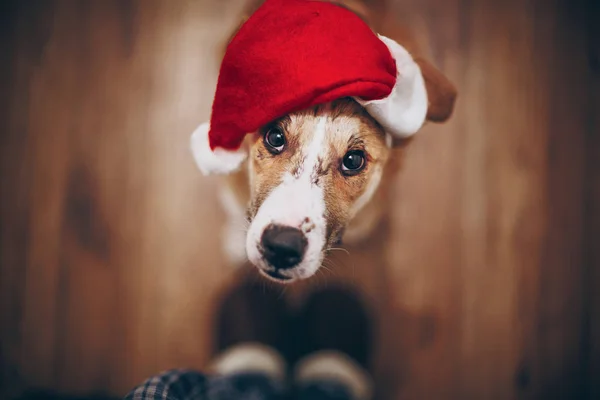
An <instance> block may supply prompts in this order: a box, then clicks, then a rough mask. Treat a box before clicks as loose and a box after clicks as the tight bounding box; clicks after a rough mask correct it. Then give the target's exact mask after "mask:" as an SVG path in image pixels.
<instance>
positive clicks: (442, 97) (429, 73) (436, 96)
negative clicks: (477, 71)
mask: <svg viewBox="0 0 600 400" xmlns="http://www.w3.org/2000/svg"><path fill="white" fill-rule="evenodd" d="M415 62H416V63H417V65H418V66H419V67H420V68H421V73H422V74H423V79H424V80H425V89H426V90H427V100H428V107H427V117H426V118H427V121H431V122H446V121H447V120H448V119H449V118H450V117H451V116H452V112H453V111H454V103H455V102H456V96H457V95H458V93H457V91H456V87H455V86H454V84H452V82H450V80H449V79H448V78H446V76H445V75H444V74H442V72H441V71H440V70H438V69H437V68H435V67H434V66H433V65H432V64H431V63H429V62H428V61H427V60H425V59H423V58H421V57H417V58H415Z"/></svg>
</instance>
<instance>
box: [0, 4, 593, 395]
mask: <svg viewBox="0 0 600 400" xmlns="http://www.w3.org/2000/svg"><path fill="white" fill-rule="evenodd" d="M392 3H393V4H392V5H391V7H392V12H389V13H388V14H387V16H388V19H387V21H386V22H387V23H388V24H391V25H392V26H393V25H394V24H397V23H399V24H404V25H406V26H410V27H411V28H412V29H414V32H416V37H417V38H418V39H419V41H420V42H421V44H422V45H424V46H425V48H426V49H428V50H427V54H428V56H429V57H430V59H431V60H432V61H433V62H434V64H436V65H437V66H438V67H439V68H440V69H442V70H443V71H444V72H445V73H446V74H447V75H448V76H449V77H450V78H451V79H452V80H453V81H454V82H455V83H456V84H457V86H458V87H459V92H460V98H459V102H458V106H457V109H456V114H455V117H454V118H453V119H452V121H451V123H449V124H448V125H444V126H429V127H427V128H426V129H424V130H423V132H422V134H420V135H419V137H418V138H417V139H416V141H415V143H413V144H412V145H411V147H410V148H409V149H408V151H407V160H406V163H405V168H404V171H403V174H402V176H400V177H399V179H398V181H397V182H393V183H388V182H386V184H393V185H394V197H393V199H391V202H392V210H393V211H392V212H391V214H390V217H389V220H388V222H387V224H386V227H382V229H381V231H380V232H379V233H378V235H377V237H375V238H373V240H371V241H370V243H368V244H366V245H365V246H363V247H362V248H358V249H350V252H351V254H352V256H351V257H344V256H338V257H337V259H336V264H337V267H335V268H334V269H335V270H334V271H333V273H331V274H327V275H324V276H319V277H317V278H315V279H314V280H313V281H312V282H310V285H313V286H314V285H316V286H318V285H329V284H333V283H334V282H336V281H337V280H349V281H352V282H354V283H356V284H357V285H359V286H360V287H361V288H362V289H363V292H364V294H365V298H366V299H368V300H369V301H370V302H371V303H372V305H373V307H374V309H375V310H377V311H378V313H379V320H380V329H379V332H380V333H379V337H378V341H377V348H378V355H377V357H376V369H375V374H376V378H377V379H378V382H379V384H380V387H381V388H382V393H383V396H384V397H386V398H398V399H537V398H543V399H550V398H560V399H566V398H569V399H575V398H588V399H596V398H600V382H599V380H598V376H600V375H599V374H600V295H598V292H600V290H599V289H600V272H599V271H600V249H599V247H600V245H599V243H600V242H599V239H598V238H599V237H600V209H599V207H600V168H599V167H600V162H599V161H598V160H600V139H599V136H600V135H598V130H599V129H600V120H599V117H598V115H599V114H598V112H596V113H595V112H594V111H595V110H594V109H593V106H594V104H596V105H597V104H599V103H600V99H599V94H598V93H600V77H599V75H600V51H599V47H598V43H600V40H598V38H600V36H598V29H597V27H598V23H599V21H600V14H594V13H593V11H594V10H593V8H594V6H593V5H594V3H595V2H594V1H593V0H592V1H589V2H587V3H586V2H584V1H566V0H564V1H562V0H553V1H546V0H529V1H525V0H522V1H521V0H504V1H498V0H398V1H392ZM242 8H243V0H235V1H234V0H229V1H224V0H178V1H166V0H164V1H158V0H137V1H132V0H123V1H119V0H111V1H101V0H89V1H83V0H81V1H76V0H72V1H68V0H48V1H33V0H32V1H16V0H15V1H5V2H2V5H0V18H1V20H0V30H1V38H0V41H1V43H0V46H1V47H0V57H1V58H0V84H1V85H2V86H0V102H1V103H0V113H1V114H0V124H1V125H0V127H1V135H2V136H1V139H0V140H1V146H2V147H1V149H0V166H1V174H0V190H1V192H0V193H1V197H0V204H1V210H0V218H1V219H0V221H1V226H0V234H1V236H0V274H1V275H0V311H1V314H0V317H1V319H0V323H1V326H0V345H1V347H0V357H1V360H2V363H1V366H2V378H3V381H2V382H3V383H4V384H7V382H8V383H14V381H13V378H14V376H15V375H14V374H17V375H18V376H19V377H20V378H21V379H23V380H24V381H25V382H26V383H28V384H31V385H41V386H45V387H49V388H55V389H58V390H62V391H66V392H70V393H90V392H94V391H107V392H109V393H113V394H117V395H120V394H123V393H124V392H125V391H127V390H128V389H129V388H130V387H131V386H132V385H134V384H136V383H138V382H139V381H141V380H142V379H143V378H145V377H146V376H148V375H150V374H153V373H156V372H158V371H160V370H163V369H166V368H171V367H181V366H185V367H197V368H201V367H202V366H203V365H204V364H205V363H206V362H207V360H208V358H209V357H210V334H211V330H210V321H211V319H212V316H213V312H214V307H213V305H214V300H215V296H217V295H218V293H219V292H220V290H222V288H223V285H225V284H226V283H227V282H228V280H229V279H230V278H231V276H232V275H233V272H232V271H231V270H229V269H228V268H226V267H225V266H224V262H223V259H222V256H221V255H220V253H219V251H218V248H219V237H218V235H217V232H218V228H219V226H220V224H221V222H222V214H221V212H220V210H219V203H218V201H217V199H216V198H215V195H214V188H215V180H213V179H206V178H203V177H201V175H200V174H199V172H198V171H197V170H196V168H195V166H194V163H193V160H192V158H191V156H190V154H189V151H188V138H189V134H190V132H191V131H192V130H193V129H194V128H195V127H196V125H198V124H199V123H200V122H202V121H204V120H206V119H207V118H208V116H209V111H210V103H211V96H212V93H213V91H214V85H215V82H216V75H217V71H218V57H219V55H220V52H221V50H222V46H223V43H224V41H225V40H226V38H227V36H228V35H229V34H230V33H231V30H232V29H233V27H234V26H235V24H236V23H237V22H238V18H239V14H240V12H241V10H242ZM594 38H596V40H594ZM596 109H597V110H598V111H600V109H598V108H596ZM304 286H305V288H306V285H304Z"/></svg>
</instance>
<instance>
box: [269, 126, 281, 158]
mask: <svg viewBox="0 0 600 400" xmlns="http://www.w3.org/2000/svg"><path fill="white" fill-rule="evenodd" d="M264 141H265V145H266V147H267V150H269V151H270V152H271V153H273V154H279V153H281V152H282V151H283V149H284V148H285V135H284V134H283V131H282V130H281V129H280V128H278V127H273V128H270V129H269V130H268V131H267V133H266V134H265V139H264Z"/></svg>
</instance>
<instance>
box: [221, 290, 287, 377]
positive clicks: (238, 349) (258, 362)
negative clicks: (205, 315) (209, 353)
mask: <svg viewBox="0 0 600 400" xmlns="http://www.w3.org/2000/svg"><path fill="white" fill-rule="evenodd" d="M288 321H289V317H288V310H287V305H286V303H285V299H284V298H282V296H281V295H280V291H278V290H276V289H275V288H272V287H270V286H264V285H263V284H261V283H260V282H259V283H256V284H252V283H250V282H248V280H244V281H243V282H241V283H240V284H238V285H236V286H234V287H233V288H231V289H230V290H229V292H227V293H226V294H225V296H224V297H223V298H222V301H221V303H220V306H219V309H218V312H217V315H216V321H215V322H216V324H215V338H214V348H215V361H214V362H213V369H214V370H215V371H217V372H220V373H230V372H238V371H241V372H248V371H254V372H256V371H259V372H266V373H267V374H271V375H276V376H277V377H282V376H284V375H285V369H286V367H287V366H286V364H287V363H286V358H287V354H289V346H290V334H289V331H288V329H289V323H288Z"/></svg>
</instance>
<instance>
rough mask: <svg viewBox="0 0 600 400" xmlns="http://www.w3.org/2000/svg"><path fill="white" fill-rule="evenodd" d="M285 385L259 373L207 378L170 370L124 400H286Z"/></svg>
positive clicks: (149, 381) (142, 385) (189, 372)
mask: <svg viewBox="0 0 600 400" xmlns="http://www.w3.org/2000/svg"><path fill="white" fill-rule="evenodd" d="M286 397H287V391H286V387H285V385H284V383H283V382H278V381H274V380H273V379H270V378H269V377H268V376H265V375H262V374H257V373H241V374H234V375H224V376H206V375H203V374H201V373H199V372H195V371H190V370H171V371H166V372H163V373H162V374H160V375H157V376H154V377H152V378H150V379H148V380H147V381H145V382H144V383H143V384H141V385H140V386H138V387H137V388H135V389H134V390H133V391H131V393H129V394H128V395H127V396H126V397H125V400H204V399H210V400H233V399H236V400H244V399H247V400H283V399H285V398H286Z"/></svg>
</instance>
